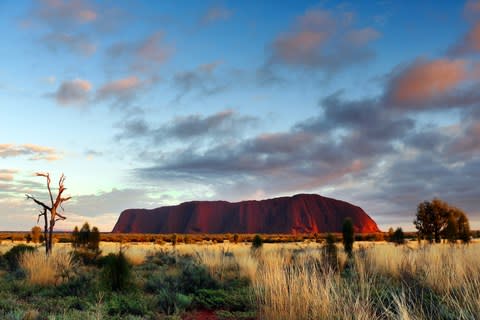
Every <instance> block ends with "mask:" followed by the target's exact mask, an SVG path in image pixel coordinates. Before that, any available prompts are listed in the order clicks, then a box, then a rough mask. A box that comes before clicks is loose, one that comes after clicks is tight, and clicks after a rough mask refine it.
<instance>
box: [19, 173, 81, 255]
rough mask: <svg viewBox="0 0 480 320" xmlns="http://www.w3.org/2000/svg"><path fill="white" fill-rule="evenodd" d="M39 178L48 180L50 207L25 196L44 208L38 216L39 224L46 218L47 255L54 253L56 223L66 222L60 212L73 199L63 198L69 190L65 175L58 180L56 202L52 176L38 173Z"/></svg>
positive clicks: (27, 195)
mask: <svg viewBox="0 0 480 320" xmlns="http://www.w3.org/2000/svg"><path fill="white" fill-rule="evenodd" d="M36 175H37V176H40V177H45V178H46V179H47V189H48V194H49V196H50V205H47V204H45V202H42V201H39V200H37V199H36V198H35V197H34V196H32V195H29V194H26V195H25V196H26V197H27V199H31V200H32V201H33V202H35V203H36V204H38V205H39V206H40V207H42V210H41V211H40V214H39V215H38V219H37V223H38V221H39V220H40V217H42V216H43V217H44V223H45V224H44V231H43V232H44V239H45V252H46V254H47V255H49V254H50V252H52V247H53V230H54V228H55V223H56V222H57V221H59V220H65V219H66V217H65V216H63V215H62V214H60V213H59V210H60V209H62V210H63V206H62V204H63V203H64V202H66V201H68V200H70V199H71V197H63V196H62V195H63V192H65V190H67V188H65V186H64V182H65V179H66V177H65V175H64V174H62V176H61V177H60V179H59V180H58V193H57V196H56V197H55V200H53V198H54V197H53V194H52V190H51V187H50V182H51V180H50V175H49V174H48V173H37V174H36ZM48 213H50V216H48Z"/></svg>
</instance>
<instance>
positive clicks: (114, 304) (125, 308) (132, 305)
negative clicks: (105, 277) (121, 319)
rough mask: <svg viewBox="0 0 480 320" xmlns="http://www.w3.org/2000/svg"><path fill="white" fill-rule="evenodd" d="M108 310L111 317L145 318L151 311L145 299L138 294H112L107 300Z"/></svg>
mask: <svg viewBox="0 0 480 320" xmlns="http://www.w3.org/2000/svg"><path fill="white" fill-rule="evenodd" d="M106 309H107V313H108V315H109V316H125V315H134V316H145V315H146V314H148V313H149V310H150V308H149V305H148V303H147V301H146V299H145V297H143V296H140V295H138V294H136V293H133V294H126V295H125V294H112V295H111V296H110V297H109V299H108V300H107V304H106Z"/></svg>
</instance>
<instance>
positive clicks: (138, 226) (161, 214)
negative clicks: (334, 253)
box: [112, 194, 380, 234]
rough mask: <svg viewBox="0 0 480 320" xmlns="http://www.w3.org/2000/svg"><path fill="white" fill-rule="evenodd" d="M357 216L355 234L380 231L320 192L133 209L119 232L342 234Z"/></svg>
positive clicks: (116, 229) (120, 221)
mask: <svg viewBox="0 0 480 320" xmlns="http://www.w3.org/2000/svg"><path fill="white" fill-rule="evenodd" d="M345 218H351V219H352V222H353V225H354V229H355V232H357V233H373V232H379V231H380V230H379V228H378V226H377V224H376V223H375V221H374V220H373V219H372V218H370V216H369V215H368V214H367V213H366V212H365V211H363V209H362V208H360V207H358V206H355V205H353V204H350V203H348V202H345V201H341V200H336V199H333V198H327V197H323V196H320V195H317V194H297V195H294V196H291V197H279V198H273V199H266V200H259V201H257V200H247V201H241V202H227V201H190V202H184V203H181V204H179V205H174V206H164V207H159V208H156V209H127V210H125V211H123V212H122V213H121V214H120V217H119V218H118V221H117V223H116V224H115V227H114V228H113V230H112V232H118V233H250V234H252V233H284V234H292V233H293V234H295V233H312V232H341V229H342V223H343V221H344V219H345Z"/></svg>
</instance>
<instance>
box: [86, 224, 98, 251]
mask: <svg viewBox="0 0 480 320" xmlns="http://www.w3.org/2000/svg"><path fill="white" fill-rule="evenodd" d="M88 249H90V250H93V251H98V250H100V231H99V230H98V228H97V227H93V228H92V231H90V234H89V236H88Z"/></svg>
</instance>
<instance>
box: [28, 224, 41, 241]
mask: <svg viewBox="0 0 480 320" xmlns="http://www.w3.org/2000/svg"><path fill="white" fill-rule="evenodd" d="M31 234H32V241H33V243H39V242H40V237H41V236H42V228H40V227H39V226H35V227H33V228H32V230H31Z"/></svg>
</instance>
